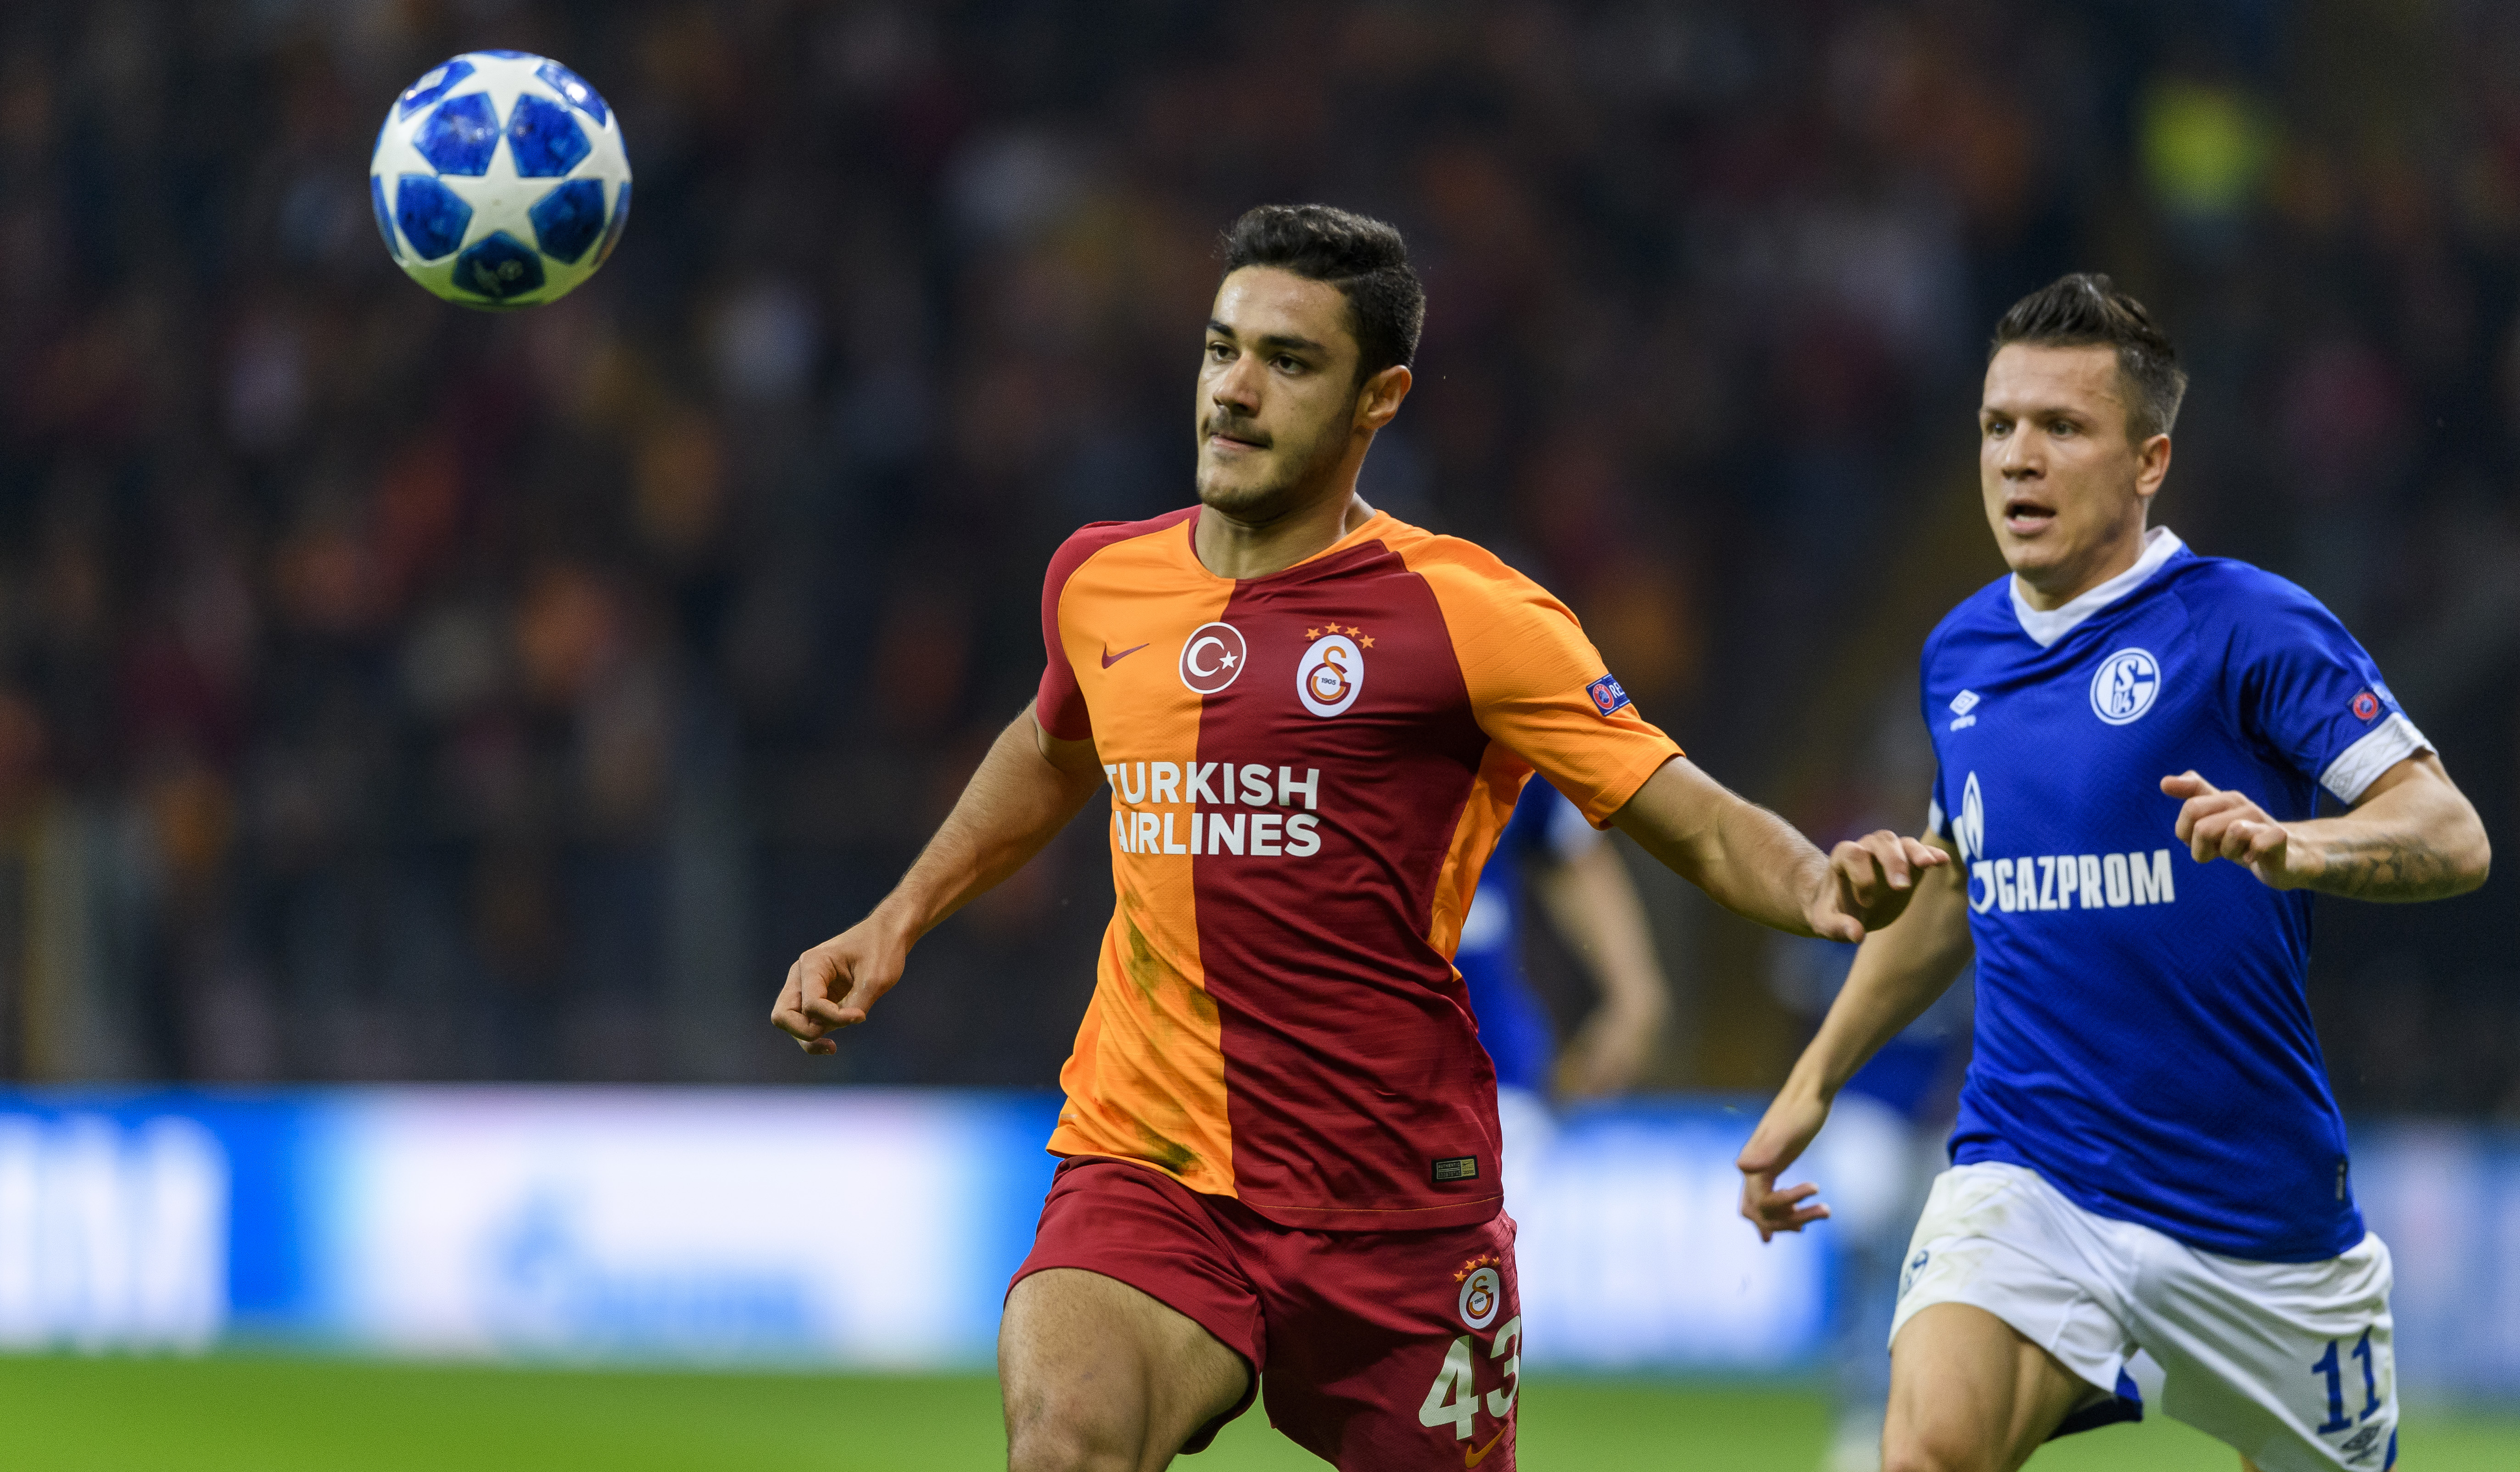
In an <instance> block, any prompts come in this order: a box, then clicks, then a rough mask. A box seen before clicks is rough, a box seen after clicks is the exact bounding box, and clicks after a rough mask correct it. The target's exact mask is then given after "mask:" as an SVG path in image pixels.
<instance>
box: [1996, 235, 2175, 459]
mask: <svg viewBox="0 0 2520 1472" xmlns="http://www.w3.org/2000/svg"><path fill="white" fill-rule="evenodd" d="M2015 342H2020V343H2025V344H2028V345H2029V346H2032V347H2100V346H2107V347H2113V348H2116V349H2117V354H2118V377H2119V378H2121V379H2125V380H2126V383H2127V387H2128V388H2129V389H2130V390H2131V391H2130V392H2129V393H2128V395H2127V437H2128V438H2129V439H2132V440H2134V441H2135V442H2136V443H2137V444H2141V443H2143V442H2144V441H2145V440H2147V439H2150V438H2152V437H2153V436H2154V435H2156V434H2168V433H2169V432H2170V426H2171V425H2172V424H2177V423H2178V422H2179V401H2180V400H2181V399H2183V398H2184V397H2186V394H2187V373H2186V370H2184V369H2183V368H2181V367H2180V366H2179V350H2178V349H2177V348H2175V347H2172V346H2171V345H2170V338H2169V337H2167V336H2165V335H2163V334H2162V331H2161V329H2159V328H2157V327H2155V326H2153V325H2152V314H2151V313H2150V312H2147V311H2145V310H2144V309H2143V303H2142V302H2139V301H2138V300H2136V299H2135V298H2134V297H2132V296H2129V295H2128V294H2127V293H2125V292H2124V291H2121V290H2118V289H2117V286H2116V285H2115V284H2114V283H2112V282H2111V281H2110V280H2109V279H2108V278H2107V277H2105V276H2102V275H2100V274H2099V273H2098V272H2095V271H2077V272H2075V273H2074V274H2072V275H2071V276H2060V277H2057V278H2056V279H2055V280H2054V281H2052V282H2049V283H2048V285H2046V286H2044V287H2041V288H2040V289H2039V290H2036V291H2033V292H2031V293H2030V294H2029V295H2027V296H2024V297H2023V298H2021V299H2020V300H2019V301H2016V302H2014V303H2013V304H2012V310H2010V311H2008V312H2006V313H2004V314H2003V321H2002V322H2000V323H1997V324H1996V328H1995V341H1994V342H1992V343H1991V344H1989V345H1988V347H1987V350H1986V355H1987V358H1988V360H1989V361H1990V362H1991V361H1993V360H1994V357H1995V355H1996V354H1997V353H1999V352H2002V351H2003V349H2004V348H2005V347H2006V346H2007V345H2009V344H2011V343H2015Z"/></svg>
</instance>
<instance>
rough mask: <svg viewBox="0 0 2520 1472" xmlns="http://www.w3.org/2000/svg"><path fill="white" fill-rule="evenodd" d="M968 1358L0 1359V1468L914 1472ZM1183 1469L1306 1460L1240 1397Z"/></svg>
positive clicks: (2453, 1461)
mask: <svg viewBox="0 0 2520 1472" xmlns="http://www.w3.org/2000/svg"><path fill="white" fill-rule="evenodd" d="M1523 1416H1524V1420H1523V1429H1522V1432H1521V1437H1522V1442H1521V1464H1522V1465H1523V1466H1524V1467H1526V1468H1536V1469H1540V1472H1551V1469H1555V1468H1573V1469H1587V1472H1590V1469H1595V1468H1619V1469H1625V1468H1638V1469H1652V1468H1664V1467H1669V1468H1728V1469H1729V1468H1777V1469H1781V1472H1805V1469H1808V1468H1811V1467H1813V1466H1814V1465H1815V1463H1816V1462H1817V1461H1818V1459H1819V1456H1820V1451H1821V1445H1822V1442H1823V1437H1824V1434H1825V1428H1826V1425H1827V1416H1826V1413H1825V1410H1824V1407H1823V1403H1822V1401H1821V1399H1820V1398H1819V1397H1818V1396H1817V1395H1815V1394H1812V1393H1810V1392H1808V1391H1804V1390H1799V1389H1793V1388H1744V1387H1730V1386H1726V1387H1710V1386H1703V1385H1700V1386H1688V1385H1672V1384H1665V1383H1662V1382H1649V1381H1603V1380H1568V1379H1540V1380H1536V1381H1534V1382H1533V1383H1532V1384H1531V1385H1530V1387H1529V1389H1528V1391H1527V1393H1526V1395H1525V1399H1524V1401H1523ZM2406 1451H2407V1455H2406V1460H2405V1462H2404V1465H2405V1466H2407V1467H2408V1469H2409V1472H2467V1469H2475V1472H2488V1469H2492V1472H2510V1469H2512V1468H2514V1467H2520V1414H2515V1415H2505V1416H2501V1417H2483V1416H2469V1417H2448V1416H2439V1415H2434V1416H2416V1417H2413V1418H2410V1420H2409V1423H2408V1428H2407V1433H2406ZM1004 1455H1005V1452H1004V1447H1003V1444H1002V1442H1001V1441H1000V1436H999V1429H998V1405H997V1388H996V1386H995V1384H994V1383H993V1382H992V1381H990V1380H989V1379H988V1378H986V1377H984V1376H961V1377H930V1376H900V1377H886V1376H871V1375H857V1376H832V1375H752V1374H660V1373H647V1372H627V1371H623V1372H603V1371H583V1370H546V1369H532V1370H525V1369H491V1368H477V1367H454V1366H446V1367H436V1366H431V1367H415V1366H411V1365H399V1364H376V1363H363V1362H339V1361H323V1360H277V1359H273V1360H259V1359H247V1358H242V1357H222V1358H215V1359H210V1360H75V1359H59V1358H43V1359H0V1466H5V1467H7V1468H8V1469H10V1472H450V1469H462V1472H508V1469H517V1472H522V1469H527V1468H531V1469H534V1472H569V1469H575V1468H588V1469H600V1472H702V1469H707V1472H735V1469H742V1472H756V1469H757V1472H808V1469H812V1472H833V1469H851V1472H857V1469H865V1472H928V1469H931V1468H934V1469H944V1468H958V1469H960V1468H973V1469H986V1468H991V1467H1002V1466H1003V1465H1004V1464H1005V1463H1004ZM1180 1465H1181V1466H1182V1467H1183V1468H1184V1469H1185V1472H1269V1469H1300V1468H1307V1467H1309V1468H1316V1469H1318V1468H1319V1467H1321V1466H1322V1463H1320V1462H1318V1461H1316V1460H1314V1459H1312V1458H1311V1457H1309V1456H1307V1455H1305V1454H1304V1453H1303V1452H1301V1451H1298V1450H1296V1449H1295V1448H1294V1447H1293V1445H1292V1444H1290V1443H1288V1442H1286V1441H1285V1440H1283V1438H1281V1437H1279V1436H1277V1435H1276V1434H1275V1433H1273V1432H1271V1431H1270V1430H1269V1429H1268V1425H1267V1423H1266V1421H1265V1420H1264V1419H1263V1417H1262V1416H1260V1415H1259V1414H1257V1413H1255V1414H1252V1415H1248V1416H1245V1417H1243V1418H1242V1419H1241V1420H1240V1421H1238V1422H1237V1423H1235V1425H1234V1426H1233V1427H1232V1428H1230V1429H1229V1430H1228V1431H1227V1433H1226V1434H1225V1436H1223V1437H1222V1438H1220V1439H1219V1440H1218V1442H1217V1445H1216V1447H1215V1448H1214V1450H1210V1451H1208V1452H1207V1453H1205V1454H1203V1455H1201V1456H1199V1457H1197V1458H1195V1459H1193V1460H1186V1461H1184V1462H1182V1463H1181V1464H1180ZM2031 1465H2032V1467H2034V1468H2036V1469H2038V1472H2078V1469H2079V1472H2115V1469H2126V1472H2138V1469H2140V1472H2183V1469H2185V1468H2190V1467H2193V1468H2199V1469H2207V1468H2210V1469H2213V1472H2234V1469H2235V1468H2236V1467H2237V1466H2238V1461H2237V1459H2236V1458H2234V1457H2233V1456H2232V1455H2231V1453H2230V1452H2229V1451H2228V1450H2225V1449H2224V1448H2223V1447H2222V1446H2220V1445H2219V1444H2217V1443H2214V1442H2210V1441H2208V1440H2206V1439H2205V1438H2204V1437H2202V1436H2199V1435H2197V1434H2196V1433H2195V1432H2192V1431H2189V1430H2187V1429H2186V1428H2185V1427H2183V1426H2179V1425H2176V1424H2172V1423H2166V1422H2160V1421H2153V1422H2147V1423H2145V1424H2144V1425H2142V1426H2139V1427H2112V1428H2110V1429H2108V1430H2106V1431H2101V1432H2095V1433H2093V1434H2092V1435H2090V1436H2084V1437H2076V1438H2074V1439H2072V1440H2070V1441H2067V1442H2063V1443H2060V1444H2058V1445H2057V1446H2055V1447H2053V1448H2050V1449H2048V1450H2046V1451H2043V1452H2041V1453H2040V1455H2039V1457H2038V1459H2037V1460H2035V1461H2033V1462H2032V1463H2031Z"/></svg>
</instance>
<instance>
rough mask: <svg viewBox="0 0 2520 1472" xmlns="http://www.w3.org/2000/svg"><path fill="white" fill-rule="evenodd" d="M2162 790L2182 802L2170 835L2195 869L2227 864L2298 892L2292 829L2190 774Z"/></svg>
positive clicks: (2276, 886) (2166, 783) (2163, 783)
mask: <svg viewBox="0 0 2520 1472" xmlns="http://www.w3.org/2000/svg"><path fill="white" fill-rule="evenodd" d="M2161 790H2162V792H2163V793H2164V794H2165V795H2167V796H2171V797H2177V798H2183V799H2184V801H2183V802H2182V803H2181V804H2180V808H2179V822H2178V824H2177V825H2176V826H2175V827H2174V829H2173V831H2175V832H2177V833H2178V834H2179V841H2180V842H2182V843H2183V844H2186V845H2187V852H2188V853H2189V854H2191V855H2193V856H2194V857H2195V860H2196V862H2197V863H2199V864H2211V863H2212V862H2214V861H2215V860H2217V859H2228V860H2230V861H2231V862H2232V863H2234V864H2237V865H2239V866H2240V867H2241V868H2243V869H2245V870H2248V871H2249V872H2251V873H2253V874H2255V875H2257V876H2258V879H2259V882H2261V883H2263V884H2265V885H2267V886H2268V887H2269V888H2271V889H2298V888H2300V887H2301V886H2302V884H2303V883H2304V882H2305V880H2306V879H2307V877H2308V876H2307V875H2303V874H2300V873H2296V872H2295V871H2294V870H2293V853H2292V829H2290V828H2288V827H2285V826H2284V825H2282V824H2280V823H2277V822H2276V821H2275V820H2274V819H2273V816H2271V815H2270V814H2269V813H2268V812H2267V810H2266V809H2264V808H2262V807H2259V806H2258V805H2257V804H2256V803H2254V802H2251V801H2250V800H2249V799H2248V798H2246V797H2244V796H2242V795H2241V794H2239V793H2237V792H2226V791H2224V790H2223V789H2222V788H2220V787H2217V786H2215V785H2214V784H2213V783H2212V782H2209V781H2206V780H2205V779H2203V778H2201V777H2199V776H2197V775H2196V774H2195V773H2193V772H2182V773H2181V774H2179V775H2178V776H2177V777H2165V778H2163V779H2162V780H2161Z"/></svg>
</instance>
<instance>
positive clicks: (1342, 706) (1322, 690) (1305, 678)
mask: <svg viewBox="0 0 2520 1472" xmlns="http://www.w3.org/2000/svg"><path fill="white" fill-rule="evenodd" d="M1304 633H1305V635H1306V636H1307V637H1308V638H1310V639H1311V640H1312V641H1313V645H1312V647H1311V648H1308V649H1306V650H1304V662H1303V663H1301V664H1299V665H1297V666H1295V695H1296V697H1297V698H1298V699H1300V700H1302V701H1303V702H1304V709H1306V710H1309V711H1311V712H1312V713H1313V714H1314V715H1317V716H1335V715H1338V714H1340V713H1342V712H1344V711H1345V710H1346V709H1347V708H1348V707H1349V706H1351V705H1354V704H1355V703H1356V697H1357V694H1358V693H1359V692H1360V691H1363V690H1364V689H1365V649H1364V648H1363V647H1360V646H1359V644H1358V642H1357V641H1358V640H1359V639H1361V638H1363V631H1362V630H1359V629H1353V628H1351V629H1346V630H1344V631H1342V630H1341V629H1340V627H1339V626H1338V625H1337V624H1332V625H1330V626H1329V629H1328V632H1327V633H1325V632H1323V631H1321V630H1318V629H1307V630H1305V631H1304ZM1365 644H1367V645H1371V644H1373V640H1371V639H1366V640H1365Z"/></svg>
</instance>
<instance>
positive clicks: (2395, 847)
mask: <svg viewBox="0 0 2520 1472" xmlns="http://www.w3.org/2000/svg"><path fill="white" fill-rule="evenodd" d="M2319 849H2320V855H2319V857H2320V858H2321V859H2322V860H2323V861H2324V867H2323V868H2322V869H2321V870H2320V872H2319V875H2318V878H2317V879H2316V880H2314V881H2313V882H2312V885H2311V887H2312V888H2314V889H2317V890H2318V891H2320V892H2321V893H2324V894H2332V895H2342V896H2344V897H2345V898H2347V899H2354V900H2404V901H2416V900H2439V899H2445V898H2448V897H2449V896H2451V895H2454V894H2458V893H2460V892H2461V891H2462V890H2464V889H2466V888H2468V887H2470V886H2469V884H2468V883H2467V881H2466V879H2465V877H2464V875H2463V874H2462V873H2461V871H2460V870H2459V868H2458V866H2457V865H2455V864H2453V862H2452V861H2451V858H2450V856H2449V855H2448V854H2445V853H2443V852H2441V851H2440V850H2439V849H2436V848H2434V847H2433V846H2432V845H2430V844H2428V843H2424V842H2422V841H2420V840H2416V841H2412V842H2409V841H2408V840H2407V839H2406V838H2405V837H2404V836H2402V835H2397V834H2377V833H2375V834H2371V835H2368V836H2352V837H2338V838H2332V839H2330V840H2328V841H2327V842H2325V843H2322V844H2320V845H2319Z"/></svg>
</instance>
